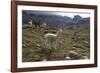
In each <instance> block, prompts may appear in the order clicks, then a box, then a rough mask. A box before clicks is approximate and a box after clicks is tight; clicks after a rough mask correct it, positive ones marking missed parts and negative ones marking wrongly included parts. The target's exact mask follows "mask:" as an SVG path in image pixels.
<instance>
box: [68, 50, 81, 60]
mask: <svg viewBox="0 0 100 73" xmlns="http://www.w3.org/2000/svg"><path fill="white" fill-rule="evenodd" d="M68 56H69V57H70V58H71V60H75V59H79V58H80V57H79V55H78V53H77V52H75V51H72V50H71V51H70V52H69V54H68Z"/></svg>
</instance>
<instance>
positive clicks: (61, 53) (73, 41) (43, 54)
mask: <svg viewBox="0 0 100 73" xmlns="http://www.w3.org/2000/svg"><path fill="white" fill-rule="evenodd" d="M45 31H47V30H46V29H43V28H34V27H28V26H23V27H22V38H23V39H22V61H23V62H34V61H44V60H48V61H56V60H65V57H66V56H68V53H69V51H71V50H73V51H75V52H77V53H78V55H79V56H80V58H79V59H83V56H87V57H88V58H89V56H90V49H89V46H90V45H89V40H90V39H89V36H90V35H89V28H88V29H87V28H86V27H80V28H76V29H68V28H64V29H63V32H62V35H61V36H60V38H59V41H58V44H57V45H58V46H57V49H56V50H55V49H52V50H51V49H48V48H44V34H45ZM48 31H49V32H53V31H54V32H55V31H57V30H56V29H55V30H54V29H48Z"/></svg>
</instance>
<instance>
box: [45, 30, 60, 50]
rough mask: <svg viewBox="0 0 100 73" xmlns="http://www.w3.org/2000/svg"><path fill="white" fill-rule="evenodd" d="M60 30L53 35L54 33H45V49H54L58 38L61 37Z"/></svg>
mask: <svg viewBox="0 0 100 73" xmlns="http://www.w3.org/2000/svg"><path fill="white" fill-rule="evenodd" d="M61 32H62V29H59V30H58V31H57V32H56V33H55V34H54V33H47V34H45V36H44V38H45V47H46V48H48V49H52V48H54V49H56V47H57V42H58V39H59V36H60V35H61Z"/></svg>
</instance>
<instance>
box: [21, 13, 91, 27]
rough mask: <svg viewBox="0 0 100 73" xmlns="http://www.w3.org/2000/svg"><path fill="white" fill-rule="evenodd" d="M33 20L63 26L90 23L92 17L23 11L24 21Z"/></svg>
mask: <svg viewBox="0 0 100 73" xmlns="http://www.w3.org/2000/svg"><path fill="white" fill-rule="evenodd" d="M30 20H32V23H33V24H34V23H35V22H38V23H40V24H42V23H43V22H45V23H46V24H47V25H48V26H49V27H57V28H63V27H65V26H68V25H79V24H89V23H90V18H89V17H88V18H82V17H81V16H79V15H75V16H74V17H73V18H71V17H68V16H61V15H54V14H49V13H48V14H46V13H36V12H34V13H32V12H27V11H23V12H22V23H23V24H28V22H29V21H30Z"/></svg>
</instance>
